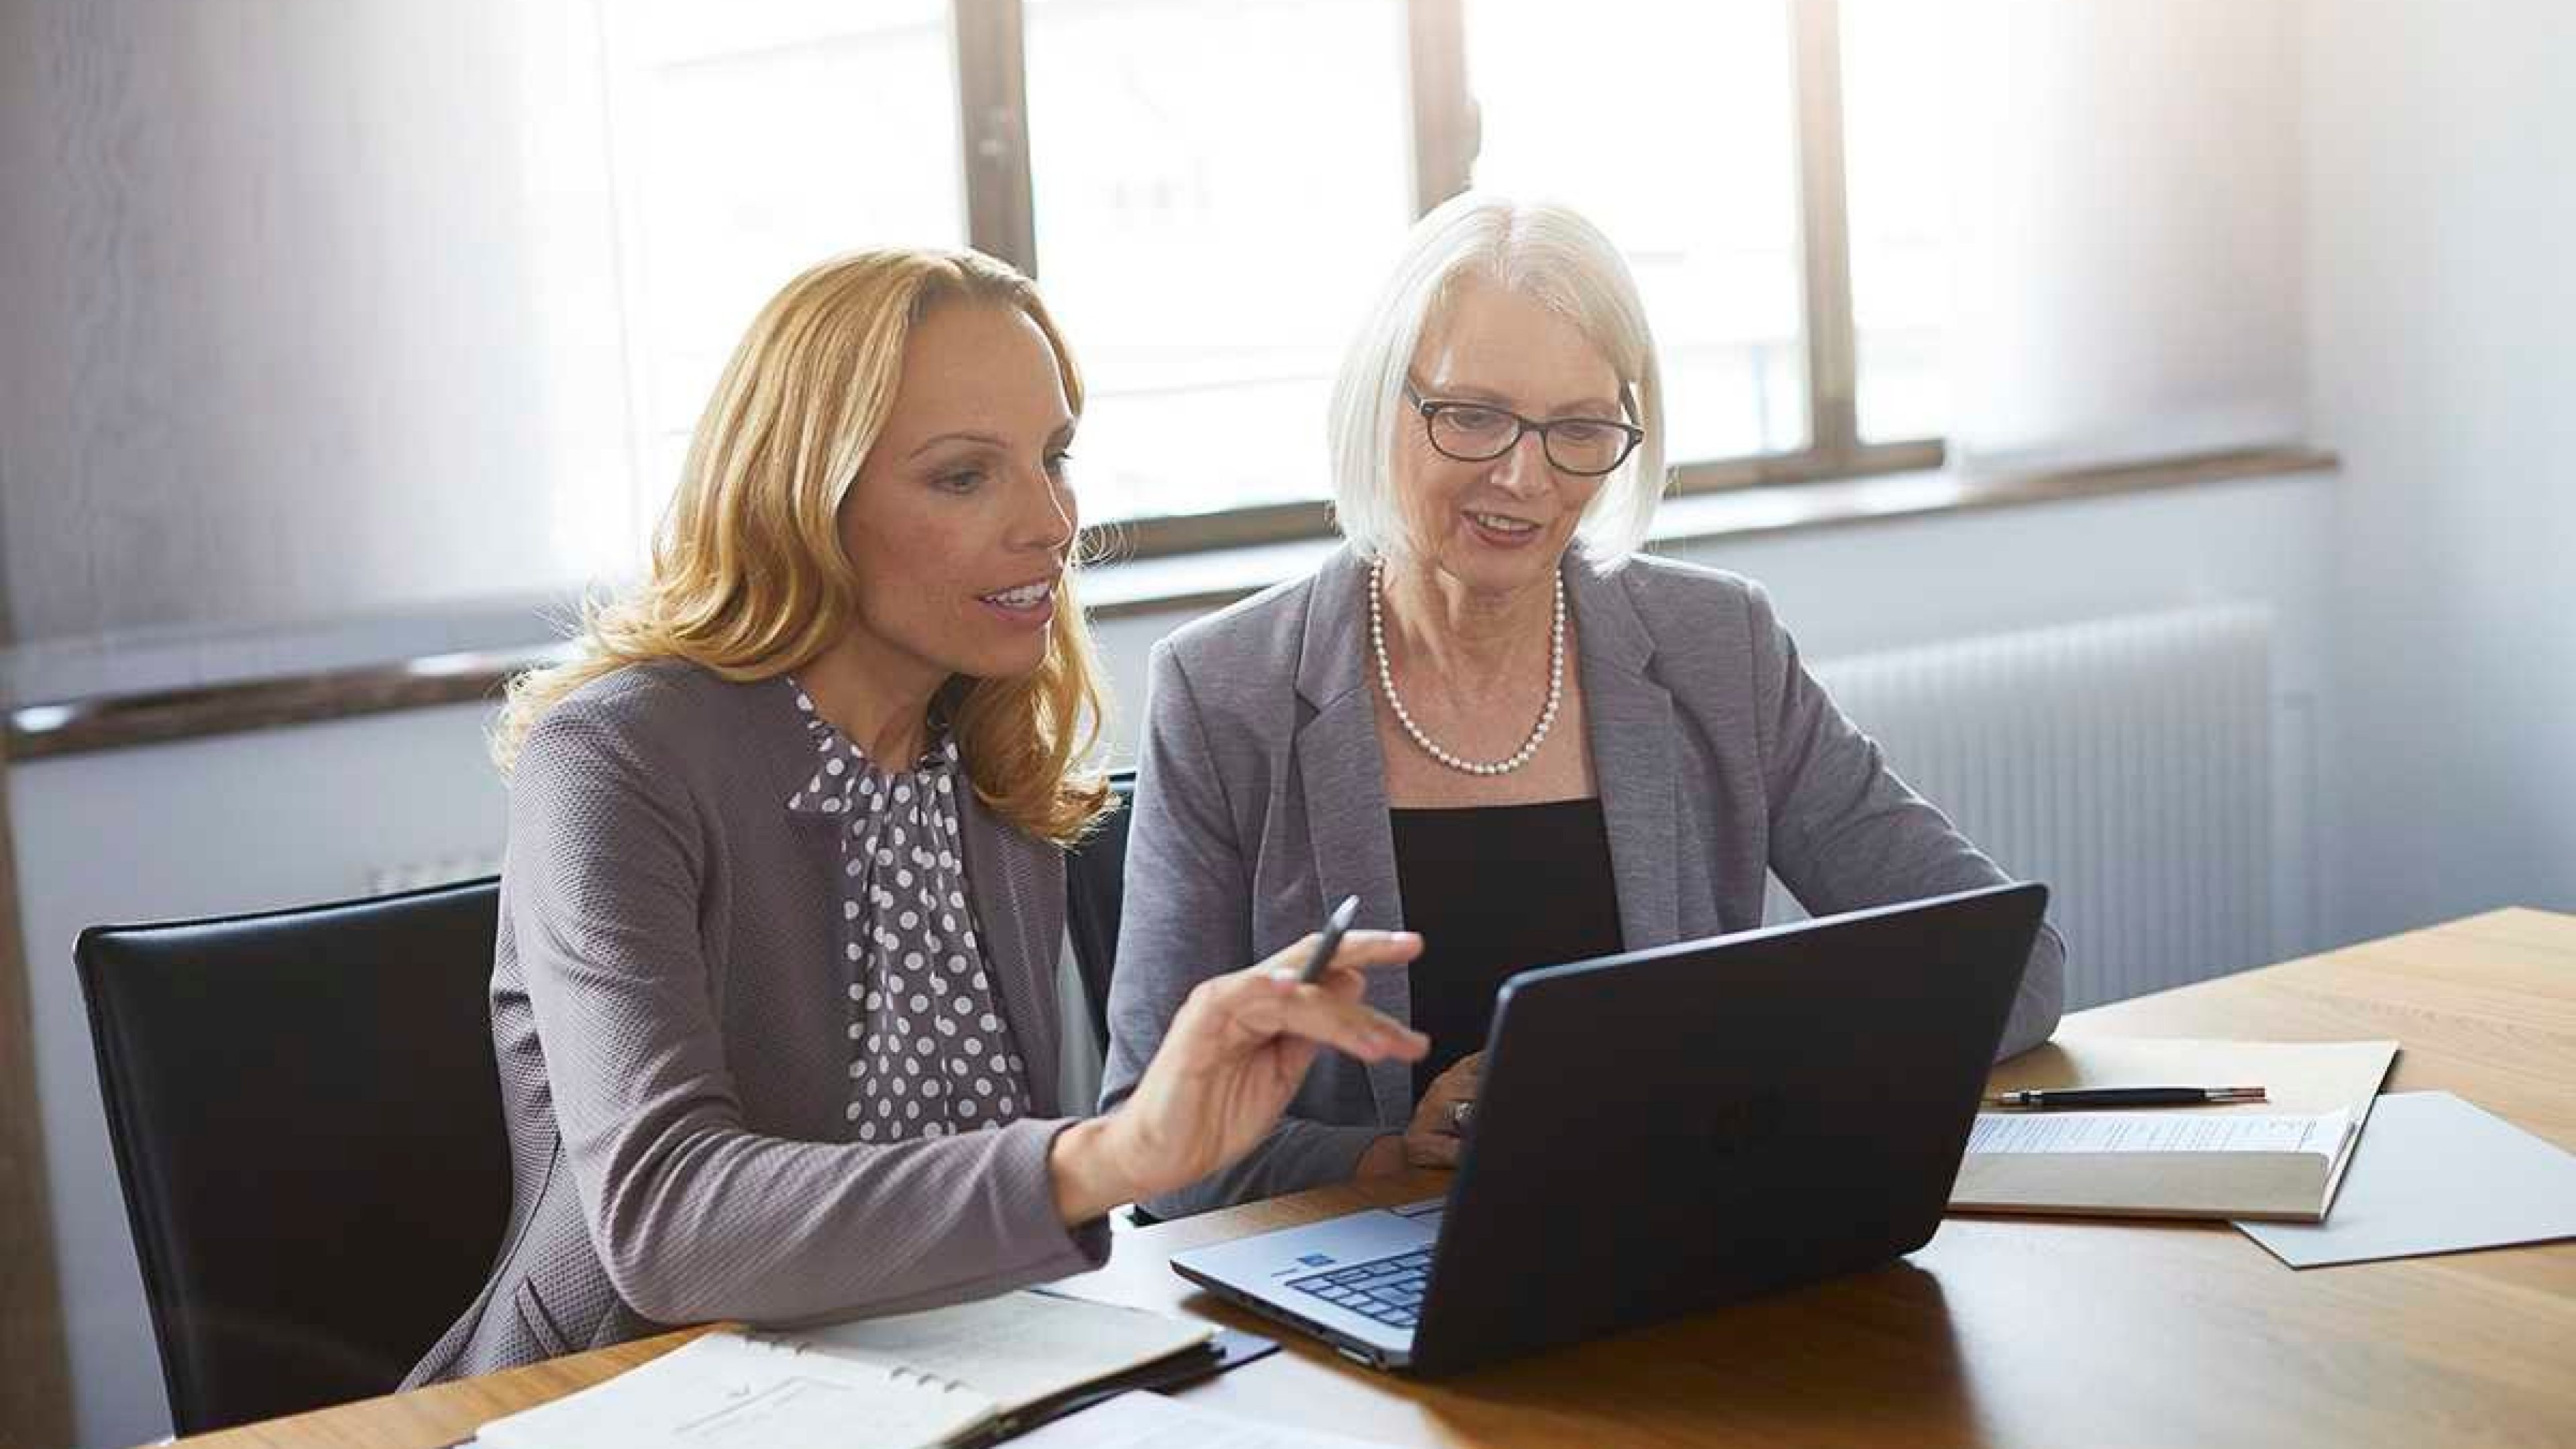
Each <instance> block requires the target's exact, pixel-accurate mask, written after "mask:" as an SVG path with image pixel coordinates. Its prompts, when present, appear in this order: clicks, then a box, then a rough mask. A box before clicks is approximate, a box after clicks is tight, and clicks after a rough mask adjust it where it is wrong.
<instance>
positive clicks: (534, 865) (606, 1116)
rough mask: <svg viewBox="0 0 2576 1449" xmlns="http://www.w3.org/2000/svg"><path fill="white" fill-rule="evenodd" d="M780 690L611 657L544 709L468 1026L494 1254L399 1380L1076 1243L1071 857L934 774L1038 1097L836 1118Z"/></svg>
mask: <svg viewBox="0 0 2576 1449" xmlns="http://www.w3.org/2000/svg"><path fill="white" fill-rule="evenodd" d="M813 768H814V746H813V742H812V740H811V739H810V737H809V736H808V734H807V732H806V727H805V724H804V720H803V717H802V716H801V714H800V713H799V711H798V710H797V708H796V704H795V699H794V696H793V694H792V692H791V691H790V689H789V687H788V686H787V685H785V684H784V683H782V682H780V681H777V680H769V681H764V682H762V683H757V684H732V683H728V682H726V681H725V680H723V679H721V678H718V677H717V676H715V675H713V674H710V673H708V672H706V671H704V670H701V669H698V668H696V667H694V666H691V665H687V664H679V663H661V664H648V665H637V666H632V667H629V668H626V669H623V670H620V671H618V672H617V673H615V674H612V675H609V676H608V677H606V678H604V679H601V680H597V681H594V682H593V683H591V684H589V685H587V686H585V687H584V688H582V689H580V690H579V691H576V692H575V693H574V694H573V695H572V696H570V697H569V698H567V699H565V700H564V701H563V702H561V703H560V704H557V705H556V706H555V707H554V708H553V709H551V710H549V711H547V713H546V715H545V716H544V718H543V719H541V720H540V721H539V722H538V724H537V726H536V728H535V729H533V730H531V731H530V732H529V735H528V738H527V741H526V744H525V745H524V747H523V748H522V749H521V751H520V755H519V762H518V767H517V769H516V771H515V772H514V774H513V776H512V779H511V783H510V824H509V844H508V848H507V853H506V855H505V857H504V865H503V867H502V873H501V928H500V939H499V940H498V942H497V943H496V944H495V948H494V953H493V967H492V1037H493V1044H494V1046H495V1047H496V1048H497V1050H498V1052H499V1056H500V1071H501V1093H502V1100H503V1105H504V1106H505V1107H506V1109H507V1110H508V1114H509V1128H510V1149H511V1158H512V1163H513V1167H514V1187H513V1194H512V1201H511V1205H510V1216H509V1224H508V1228H507V1231H506V1233H505V1235H504V1237H503V1240H502V1245H501V1253H500V1258H499V1261H498V1263H497V1264H496V1265H495V1266H494V1268H493V1272H492V1276H491V1280H490V1281H489V1282H488V1283H486V1284H485V1285H484V1287H483V1291H482V1292H481V1293H480V1294H478V1295H477V1296H476V1297H475V1299H474V1302H473V1304H472V1305H471V1306H469V1307H468V1308H466V1310H465V1314H464V1316H463V1317H462V1318H460V1319H459V1320H458V1321H457V1323H456V1325H455V1326H454V1327H453V1328H451V1329H449V1330H448V1331H447V1334H446V1336H445V1337H443V1338H441V1339H440V1340H439V1341H438V1344H437V1346H436V1347H434V1348H432V1349H431V1350H430V1351H429V1354H428V1356H427V1357H425V1358H423V1359H422V1360H421V1363H420V1366H419V1367H418V1368H415V1369H414V1370H412V1374H411V1377H410V1379H409V1380H407V1381H406V1386H408V1385H410V1384H419V1383H426V1382H431V1381H434V1380H438V1379H445V1378H452V1377H457V1376H461V1375H465V1374H476V1373H484V1372H488V1371H490V1370H492V1369H497V1368H504V1367H508V1366H510V1365H513V1364H521V1363H526V1362H529V1361H531V1360H534V1359H538V1358H543V1357H549V1356H552V1355H555V1354H561V1353H569V1352H573V1351H576V1350H580V1349H587V1348H596V1347H599V1346H601V1345H603V1344H608V1343H615V1342H618V1341H620V1340H624V1339H628V1338H634V1337H637V1336H640V1335H642V1334H645V1333H649V1332H652V1331H654V1330H655V1329H656V1328H657V1327H659V1326H661V1325H664V1324H677V1323H690V1322H696V1321H700V1320H704V1319H710V1318H743V1319H751V1320H755V1321H786V1320H796V1319H804V1318H814V1317H821V1316H825V1315H837V1314H855V1313H859V1312H886V1311H894V1310H898V1309H903V1308H911V1307H926V1306H930V1305H933V1304H938V1303H943V1302H949V1301H953V1300H957V1299H962V1298H969V1297H975V1296H979V1295H982V1294H987V1293H996V1292H1000V1291H1002V1290H1004V1289H1008V1288H1014V1287H1018V1286H1020V1285H1022V1284H1026V1283H1032V1282H1039V1281H1043V1280H1046V1279H1050V1278H1059V1277H1063V1276H1066V1275H1068V1274H1072V1273H1079V1272H1083V1271H1085V1270H1087V1269H1090V1268H1094V1267H1098V1266H1099V1265H1100V1264H1101V1263H1102V1262H1103V1261H1105V1260H1106V1258H1107V1256H1108V1251H1109V1239H1108V1228H1107V1225H1106V1224H1105V1223H1100V1224H1093V1225H1090V1226H1087V1227H1085V1228H1084V1229H1082V1230H1080V1231H1069V1230H1067V1229H1066V1228H1065V1227H1064V1225H1063V1224H1062V1223H1061V1222H1060V1221H1058V1219H1057V1217H1056V1212H1055V1196H1054V1186H1053V1182H1052V1180H1051V1179H1050V1177H1049V1176H1048V1173H1047V1152H1048V1149H1049V1147H1050V1145H1051V1144H1052V1142H1053V1140H1054V1137H1055V1134H1056V1133H1057V1132H1058V1131H1060V1130H1061V1129H1062V1128H1063V1127H1064V1125H1065V1123H1064V1122H1063V1121H1056V1120H1046V1119H1049V1118H1053V1117H1054V1116H1055V1114H1056V1113H1057V1112H1059V1111H1060V1110H1061V1104H1059V1103H1058V1102H1057V1101H1056V1100H1055V1097H1056V1068H1057V1061H1056V1055H1057V1039H1056V1020H1057V1001H1056V974H1055V967H1056V949H1057V944H1058V940H1059V937H1060V936H1061V933H1062V931H1063V921H1064V862H1063V856H1062V854H1061V853H1060V852H1059V851H1058V850H1057V849H1056V848H1055V847H1054V846H1052V845H1049V844H1046V843H1043V842H1040V841H1037V840H1033V839H1031V838H1029V837H1028V836H1025V835H1023V834H1021V833H1019V832H1017V831H1014V830H1012V829H1010V828H1008V827H1006V826H1004V825H1002V824H1000V823H999V822H997V821H996V820H995V819H994V818H993V817H992V816H991V815H990V814H988V813H987V812H986V811H985V810H984V809H982V808H981V806H980V805H979V804H978V803H977V802H976V801H975V800H974V799H973V798H972V792H969V791H961V792H959V797H960V798H959V804H960V806H961V815H960V819H959V822H958V825H959V832H960V834H961V835H962V837H963V839H964V843H965V847H966V867H967V877H968V880H969V882H970V885H971V889H972V891H973V894H974V901H973V906H974V909H975V912H976V914H977V916H978V917H979V919H980V921H981V923H982V926H983V931H982V939H983V940H984V942H985V943H986V945H985V950H986V952H987V954H988V956H989V958H990V959H989V962H988V964H989V966H990V968H991V970H992V973H993V977H994V980H995V982H996V985H997V990H998V994H999V996H1000V999H1001V1002H1002V1009H1003V1012H1004V1014H1005V1015H1006V1016H1007V1017H1008V1019H1009V1021H1010V1027H1011V1033H1012V1036H1013V1038H1014V1040H1015V1041H1016V1043H1017V1045H1018V1046H1019V1049H1020V1056H1021V1059H1022V1060H1023V1061H1024V1062H1026V1063H1027V1066H1028V1077H1029V1086H1030V1089H1031V1092H1032V1094H1033V1097H1034V1100H1033V1101H1032V1102H1031V1104H1030V1105H1031V1116H1030V1117H1028V1118H1024V1119H1022V1120H1020V1121H1017V1122H1014V1123H1011V1124H1010V1125H1008V1126H1005V1127H1002V1128H999V1129H996V1130H992V1131H986V1132H974V1133H967V1134H964V1135H961V1136H957V1137H946V1138H934V1139H929V1140H923V1141H914V1142H906V1143H902V1144H898V1145H890V1146H871V1145H859V1144H856V1143H853V1142H852V1141H850V1140H849V1138H850V1135H851V1131H852V1124H850V1123H849V1122H848V1121H847V1119H846V1117H845V1114H844V1105H845V1104H846V1102H847V1101H848V1098H849V1087H850V1075H849V1063H850V1060H851V1057H850V1043H849V1037H848V1028H847V1002H848V995H847V993H848V979H847V976H846V974H845V972H846V969H847V968H846V965H845V963H844V962H843V961H842V959H841V950H840V946H839V943H838V922H839V916H840V896H839V894H838V889H837V883H836V880H835V876H836V875H837V873H838V871H839V869H840V862H839V842H838V838H837V836H836V835H835V834H834V831H835V829H836V828H837V820H836V817H832V816H828V815H819V814H803V815H799V814H794V813H791V812H790V811H789V810H788V808H787V801H788V797H789V796H790V795H791V794H793V793H794V792H795V791H796V789H797V787H798V786H799V785H801V784H802V783H804V781H805V780H806V779H807V778H808V777H809V776H810V775H811V773H812V771H813Z"/></svg>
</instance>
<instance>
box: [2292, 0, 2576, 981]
mask: <svg viewBox="0 0 2576 1449" xmlns="http://www.w3.org/2000/svg"><path fill="white" fill-rule="evenodd" d="M2302 55H2303V57H2304V61H2305V65H2306V76H2305V78H2304V91H2305V95H2306V106H2307V113H2306V119H2305V127H2304V130H2305V147H2306V153H2307V158H2308V159H2307V166H2306V176H2307V191H2306V197H2305V204H2306V209H2307V213H2308V242H2309V245H2308V271H2307V276H2308V283H2307V287H2308V309H2307V310H2308V315H2309V319H2310V322H2309V326H2310V342H2309V368H2310V377H2311V381H2312V386H2313V399H2312V408H2311V411H2312V416H2313V419H2314V422H2313V426H2314V430H2315V436H2316V437H2318V438H2319V439H2321V440H2323V441H2324V442H2325V443H2327V444H2328V445H2329V446H2332V447H2334V448H2336V449H2338V450H2340V451H2341V452H2342V454H2343V456H2344V459H2345V464H2346V476H2345V479H2344V483H2343V486H2342V487H2340V488H2339V489H2338V490H2337V491H2336V502H2337V507H2336V509H2335V512H2334V520H2333V531H2332V534H2331V540H2332V542H2331V547H2330V556H2331V557H2332V559H2333V560H2334V566H2335V581H2334V596H2333V597H2334V606H2335V615H2336V628H2337V632H2336V637H2335V640H2334V679H2335V685H2336V689H2337V701H2338V705H2339V709H2338V712H2337V716H2336V717H2337V720H2338V722H2339V725H2340V737H2339V740H2338V747H2337V755H2338V760H2337V763H2336V766H2335V769H2334V773H2333V776H2332V779H2333V789H2332V790H2331V792H2330V797H2329V798H2330V800H2331V808H2332V812H2333V816H2332V827H2331V829H2330V830H2329V831H2328V832H2327V835H2328V839H2329V840H2330V841H2331V842H2332V852H2331V854H2330V855H2329V857H2328V860H2327V869H2326V874H2327V879H2328V880H2329V881H2331V882H2332V893H2331V905H2330V909H2331V911H2332V913H2333V917H2332V918H2333V921H2334V923H2335V929H2336V932H2337V934H2338V935H2340V936H2343V937H2359V936H2369V935H2377V934H2381V933H2384V932H2387V931H2392V930H2397V929H2401V928H2405V927H2411V926H2416V925H2420V924H2423V923H2425V922H2427V921H2432V920H2437V919H2442V918H2445V917H2449V916H2454V915H2458V914H2461V913H2463V912H2467V911H2473V910H2480V909H2484V908H2487V907H2490V906H2497V905H2505V904H2512V903H2521V904H2529V905H2542V906H2554V907H2557V908H2559V909H2562V910H2566V909H2576V7H2571V6H2568V5H2566V4H2563V3H2559V0H2479V3H2473V4H2459V5H2435V4H2429V3H2386V0H2371V3H2359V4H2356V3H2352V0H2310V3H2309V6H2308V11H2307V15H2306V38H2305V44H2304V45H2303V46H2302Z"/></svg>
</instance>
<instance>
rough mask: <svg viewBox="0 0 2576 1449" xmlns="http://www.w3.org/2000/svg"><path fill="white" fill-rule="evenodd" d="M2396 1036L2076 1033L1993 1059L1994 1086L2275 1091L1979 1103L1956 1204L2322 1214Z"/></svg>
mask: <svg viewBox="0 0 2576 1449" xmlns="http://www.w3.org/2000/svg"><path fill="white" fill-rule="evenodd" d="M2396 1055H2397V1043H2395V1042H2393V1041H2357V1042H2297V1043H2291V1042H2238V1041H2197V1040H2174V1039H2156V1038H2122V1037H2076V1038H2071V1039H2066V1040H2060V1041H2054V1042H2050V1043H2048V1044H2047V1045H2045V1046H2042V1047H2040V1048H2038V1049H2037V1050H2035V1051H2031V1052H2029V1053H2026V1054H2025V1055H2023V1056H2020V1057H2016V1058H2014V1059H2013V1060H2011V1061H2009V1062H2006V1063H2004V1064H2003V1065H2001V1066H1999V1067H1997V1068H1996V1069H1995V1073H1994V1076H1993V1077H1992V1078H1991V1079H1990V1080H1989V1082H1988V1090H1990V1091H1995V1092H2005V1091H2017V1090H2021V1089H2023V1088H2030V1087H2115V1086H2134V1087H2143V1086H2197V1085H2235V1084H2247V1085H2252V1084H2260V1085H2262V1086H2263V1087H2264V1088H2265V1089H2266V1090H2267V1091H2268V1093H2269V1094H2270V1100H2268V1101H2264V1102H2254V1103H2244V1104H2239V1105H2234V1106H2213V1107H2190V1108H2178V1109H2176V1108H2165V1109H2154V1110H2147V1111H2131V1112H1981V1113H1979V1114H1978V1115H1977V1123H1976V1126H1975V1127H1974V1128H1973V1129H1972V1130H1971V1131H1970V1132H1969V1135H1968V1155H1967V1157H1966V1158H1965V1159H1964V1160H1962V1161H1961V1162H1960V1164H1959V1176H1958V1180H1957V1181H1956V1182H1955V1183H1953V1184H1952V1186H1951V1189H1950V1206H1951V1208H1952V1209H1953V1210H1954V1211H1967V1212H2026V1213H2070V1214H2078V1215H2090V1216H2106V1217H2185V1218H2246V1219H2258V1220H2273V1221H2281V1222H2307V1223H2313V1222H2318V1221H2321V1220H2322V1219H2323V1218H2324V1217H2325V1215H2326V1209H2327V1208H2328V1207H2330V1206H2332V1205H2333V1203H2334V1194H2335V1188H2336V1186H2337V1185H2339V1184H2340V1183H2341V1182H2342V1180H2343V1172H2344V1168H2345V1166H2346V1165H2347V1164H2348V1163H2350V1162H2351V1161H2352V1150H2353V1146H2354V1144H2355V1143H2356V1142H2358V1141H2359V1140H2360V1136H2361V1130H2362V1126H2363V1124H2364V1123H2365V1122H2366V1121H2367V1120H2368V1119H2369V1116H2370V1105H2371V1103H2372V1101H2373V1100H2374V1099H2376V1097H2377V1096H2378V1093H2379V1084H2380V1081H2381V1079H2383V1078H2385V1077H2386V1076H2387V1075H2388V1067H2389V1063H2390V1062H2391V1061H2392V1060H2394V1059H2395V1057H2396Z"/></svg>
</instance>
